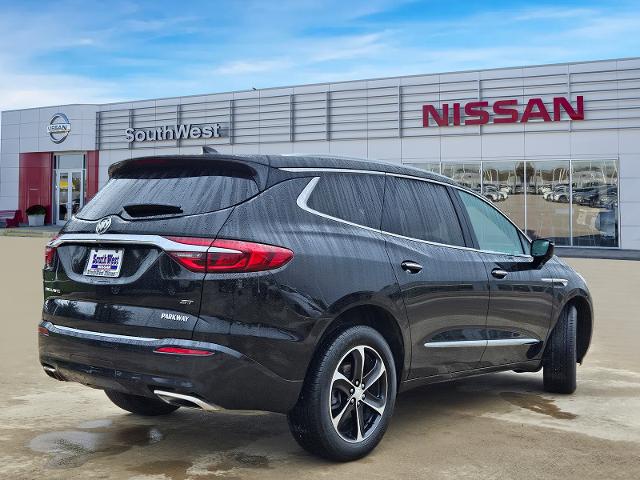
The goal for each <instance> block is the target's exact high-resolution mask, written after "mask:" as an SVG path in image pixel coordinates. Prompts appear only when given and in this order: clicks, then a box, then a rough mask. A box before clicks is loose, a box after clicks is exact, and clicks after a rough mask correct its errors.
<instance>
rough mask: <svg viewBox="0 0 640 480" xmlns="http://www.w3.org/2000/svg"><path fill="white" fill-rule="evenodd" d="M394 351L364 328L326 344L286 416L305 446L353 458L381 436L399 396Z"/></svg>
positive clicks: (333, 456) (324, 454)
mask: <svg viewBox="0 0 640 480" xmlns="http://www.w3.org/2000/svg"><path fill="white" fill-rule="evenodd" d="M396 388H397V380H396V370H395V363H394V360H393V354H392V353H391V349H390V348H389V345H388V344H387V342H386V341H385V339H384V337H382V335H380V333H378V332H377V331H376V330H374V329H373V328H371V327H366V326H355V327H351V328H348V329H346V330H344V331H343V332H341V333H340V334H339V335H337V336H336V337H335V338H334V339H333V340H332V341H331V342H329V343H328V344H326V345H325V346H324V347H323V350H322V351H320V352H319V354H318V356H317V358H316V359H314V362H313V363H312V365H311V367H310V371H309V373H308V375H307V378H306V380H305V384H304V386H303V389H302V393H301V395H300V398H299V400H298V403H297V404H296V406H295V407H294V408H293V410H291V412H289V414H288V416H287V418H288V420H289V427H290V429H291V433H292V434H293V437H294V438H295V439H296V441H297V442H298V444H300V446H302V447H303V448H304V449H305V450H307V451H309V452H311V453H313V454H315V455H320V456H322V457H325V458H328V459H331V460H337V461H349V460H356V459H358V458H361V457H364V456H365V455H367V454H368V453H369V452H371V451H372V450H373V449H374V448H375V447H376V445H377V444H378V443H379V442H380V440H381V439H382V436H383V435H384V433H385V431H386V429H387V426H388V424H389V420H390V418H391V415H392V414H393V408H394V405H395V398H396Z"/></svg>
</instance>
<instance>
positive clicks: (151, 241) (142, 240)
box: [49, 233, 240, 253]
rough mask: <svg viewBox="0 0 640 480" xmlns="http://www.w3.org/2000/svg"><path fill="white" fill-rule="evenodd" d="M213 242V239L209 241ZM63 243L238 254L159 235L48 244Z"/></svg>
mask: <svg viewBox="0 0 640 480" xmlns="http://www.w3.org/2000/svg"><path fill="white" fill-rule="evenodd" d="M211 241H212V242H213V239H212V240H211ZM65 243H95V244H109V243H114V244H127V245H149V246H153V247H158V248H161V249H162V250H165V251H180V252H210V253H240V252H239V251H238V250H233V249H229V248H220V247H207V246H206V245H189V244H186V243H180V242H174V241H173V240H170V239H169V238H166V237H163V236H160V235H131V234H119V233H105V234H102V235H99V234H97V233H65V234H63V235H60V236H59V237H57V238H55V239H53V240H52V241H51V242H49V246H51V247H58V246H60V245H62V244H65Z"/></svg>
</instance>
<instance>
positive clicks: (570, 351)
mask: <svg viewBox="0 0 640 480" xmlns="http://www.w3.org/2000/svg"><path fill="white" fill-rule="evenodd" d="M577 322H578V312H577V311H576V307H574V306H573V305H570V306H568V307H566V308H565V309H564V310H563V311H562V313H561V314H560V318H559V319H558V322H557V323H556V326H555V328H554V329H553V332H551V336H550V337H549V340H548V341H547V347H546V350H545V353H544V358H543V365H544V370H543V382H544V389H545V390H546V391H547V392H553V393H573V392H575V390H576V370H577V357H576V332H577Z"/></svg>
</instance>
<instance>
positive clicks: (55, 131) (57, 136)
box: [47, 113, 71, 143]
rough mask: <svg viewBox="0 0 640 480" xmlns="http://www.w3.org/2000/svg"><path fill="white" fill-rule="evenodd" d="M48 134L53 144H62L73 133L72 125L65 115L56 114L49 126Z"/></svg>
mask: <svg viewBox="0 0 640 480" xmlns="http://www.w3.org/2000/svg"><path fill="white" fill-rule="evenodd" d="M47 133H48V134H49V137H50V138H51V141H52V142H53V143H62V142H64V141H65V139H66V138H67V137H68V136H69V134H70V133H71V123H70V122H69V119H68V118H67V116H66V115H65V114H64V113H56V114H55V115H54V116H53V117H51V120H49V125H47Z"/></svg>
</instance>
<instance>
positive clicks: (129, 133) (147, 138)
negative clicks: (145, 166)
mask: <svg viewBox="0 0 640 480" xmlns="http://www.w3.org/2000/svg"><path fill="white" fill-rule="evenodd" d="M221 129H222V127H221V126H220V124H219V123H214V124H212V125H191V124H189V123H186V124H181V125H165V126H163V127H157V128H151V129H149V128H131V127H129V128H127V129H126V130H125V131H124V136H125V138H126V139H127V142H129V143H131V142H134V141H135V142H154V141H158V140H187V139H199V138H204V139H208V138H219V137H221Z"/></svg>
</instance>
